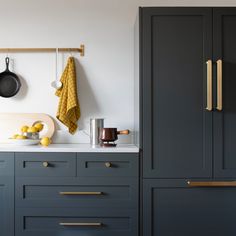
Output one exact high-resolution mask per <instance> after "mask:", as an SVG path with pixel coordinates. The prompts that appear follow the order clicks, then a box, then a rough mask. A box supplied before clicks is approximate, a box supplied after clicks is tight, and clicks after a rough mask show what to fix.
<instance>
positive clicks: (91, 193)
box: [59, 192, 103, 195]
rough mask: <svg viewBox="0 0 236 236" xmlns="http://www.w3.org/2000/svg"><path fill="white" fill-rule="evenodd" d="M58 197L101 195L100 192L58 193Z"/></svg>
mask: <svg viewBox="0 0 236 236" xmlns="http://www.w3.org/2000/svg"><path fill="white" fill-rule="evenodd" d="M59 194H60V195H102V194H103V193H102V192H59Z"/></svg>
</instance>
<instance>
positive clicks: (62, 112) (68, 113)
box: [56, 57, 80, 134]
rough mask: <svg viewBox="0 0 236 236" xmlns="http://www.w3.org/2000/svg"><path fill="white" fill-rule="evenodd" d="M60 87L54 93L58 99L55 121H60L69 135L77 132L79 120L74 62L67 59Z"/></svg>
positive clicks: (71, 58) (70, 58) (71, 59)
mask: <svg viewBox="0 0 236 236" xmlns="http://www.w3.org/2000/svg"><path fill="white" fill-rule="evenodd" d="M60 81H61V82H62V87H61V88H60V89H58V90H57V91H56V95H57V96H58V97H59V98H60V101H59V106H58V111H57V119H58V120H60V121H61V122H62V123H63V124H64V125H65V126H67V127H68V130H69V132H70V133H71V134H74V133H75V131H76V130H77V127H78V125H77V122H78V120H79V118H80V106H79V101H78V95H77V84H76V72H75V61H74V58H73V57H69V58H68V62H67V65H66V68H65V70H64V72H63V74H62V76H61V79H60Z"/></svg>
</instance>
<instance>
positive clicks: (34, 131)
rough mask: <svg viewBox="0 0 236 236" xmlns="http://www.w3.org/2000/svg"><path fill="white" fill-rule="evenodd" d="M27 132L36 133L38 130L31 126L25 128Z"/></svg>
mask: <svg viewBox="0 0 236 236" xmlns="http://www.w3.org/2000/svg"><path fill="white" fill-rule="evenodd" d="M27 132H28V133H36V132H38V129H37V128H36V127H34V126H32V127H29V128H28V129H27Z"/></svg>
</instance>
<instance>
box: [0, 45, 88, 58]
mask: <svg viewBox="0 0 236 236" xmlns="http://www.w3.org/2000/svg"><path fill="white" fill-rule="evenodd" d="M56 50H57V48H0V52H4V53H14V52H15V53H19V52H25V53H33V52H56ZM84 51H85V47H84V45H83V44H81V45H80V48H58V52H79V53H80V56H81V57H83V56H84Z"/></svg>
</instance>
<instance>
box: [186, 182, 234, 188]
mask: <svg viewBox="0 0 236 236" xmlns="http://www.w3.org/2000/svg"><path fill="white" fill-rule="evenodd" d="M187 184H188V186H189V187H236V181H206V182H197V181H194V182H192V181H188V182H187Z"/></svg>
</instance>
